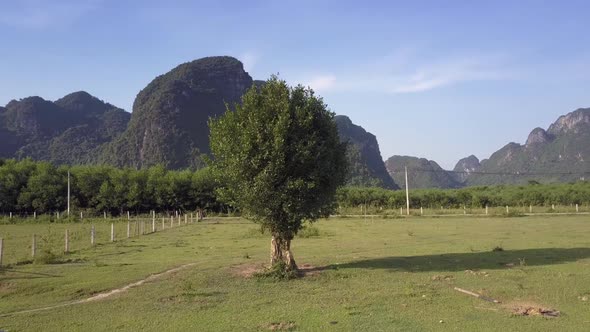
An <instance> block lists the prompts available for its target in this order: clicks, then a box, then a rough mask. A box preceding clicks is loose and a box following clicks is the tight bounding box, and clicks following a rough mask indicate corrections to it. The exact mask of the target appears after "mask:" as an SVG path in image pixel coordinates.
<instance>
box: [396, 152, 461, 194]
mask: <svg viewBox="0 0 590 332" xmlns="http://www.w3.org/2000/svg"><path fill="white" fill-rule="evenodd" d="M385 167H387V172H389V175H391V177H392V178H393V181H395V183H398V184H400V185H401V186H402V187H403V186H405V183H406V180H405V168H406V167H407V168H408V183H409V185H410V187H411V188H415V189H422V188H457V187H459V186H460V184H459V183H458V182H457V181H456V180H455V179H454V178H453V177H452V176H451V175H450V174H449V173H448V172H447V171H445V170H444V169H442V168H441V167H440V166H439V165H438V164H437V163H436V162H435V161H432V160H428V159H426V158H418V157H410V156H393V157H391V158H389V159H387V161H385Z"/></svg>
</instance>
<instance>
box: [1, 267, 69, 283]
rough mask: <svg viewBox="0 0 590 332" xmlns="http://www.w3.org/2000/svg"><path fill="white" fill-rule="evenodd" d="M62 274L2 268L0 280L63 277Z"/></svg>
mask: <svg viewBox="0 0 590 332" xmlns="http://www.w3.org/2000/svg"><path fill="white" fill-rule="evenodd" d="M61 277H63V276H62V275H56V274H49V273H41V272H28V271H17V270H13V269H11V268H1V269H0V281H10V280H17V279H39V278H61Z"/></svg>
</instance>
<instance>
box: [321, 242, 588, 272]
mask: <svg viewBox="0 0 590 332" xmlns="http://www.w3.org/2000/svg"><path fill="white" fill-rule="evenodd" d="M588 257H590V248H538V249H521V250H504V251H489V252H466V253H448V254H440V255H423V256H406V257H403V256H401V257H380V258H371V259H365V260H359V261H353V262H349V263H344V264H338V265H331V266H330V268H338V269H343V268H344V269H346V268H361V269H384V270H392V271H409V272H426V271H464V270H480V269H502V268H506V267H507V264H508V266H516V267H518V266H539V265H550V264H560V263H566V262H575V261H578V260H581V259H585V258H588Z"/></svg>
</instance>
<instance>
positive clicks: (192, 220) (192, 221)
mask: <svg viewBox="0 0 590 332" xmlns="http://www.w3.org/2000/svg"><path fill="white" fill-rule="evenodd" d="M194 222H195V220H194V219H193V213H192V212H191V223H194Z"/></svg>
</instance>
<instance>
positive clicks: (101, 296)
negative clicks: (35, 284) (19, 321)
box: [0, 263, 197, 317]
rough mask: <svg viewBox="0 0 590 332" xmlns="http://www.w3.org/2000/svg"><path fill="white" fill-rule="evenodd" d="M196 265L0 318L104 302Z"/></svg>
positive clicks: (182, 266)
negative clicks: (89, 295) (78, 298)
mask: <svg viewBox="0 0 590 332" xmlns="http://www.w3.org/2000/svg"><path fill="white" fill-rule="evenodd" d="M196 264H197V263H189V264H184V265H180V266H177V267H175V268H172V269H170V270H166V271H164V272H160V273H156V274H152V275H150V276H148V277H147V278H145V279H142V280H139V281H136V282H134V283H131V284H128V285H125V286H123V287H121V288H115V289H112V290H110V291H107V292H103V293H99V294H96V295H93V296H91V297H88V298H85V299H81V300H76V301H72V302H66V303H61V304H56V305H52V306H48V307H41V308H36V309H28V310H22V311H13V312H8V313H4V314H0V317H8V316H13V315H18V314H28V313H32V312H39V311H45V310H51V309H57V308H63V307H67V306H71V305H75V304H83V303H88V302H95V301H100V300H104V299H106V298H109V297H111V296H113V295H116V294H120V293H124V292H126V291H128V290H129V289H131V288H134V287H137V286H141V285H143V284H144V283H146V282H150V281H155V280H157V279H159V278H161V277H163V276H165V275H168V274H171V273H175V272H178V271H181V270H184V269H186V268H189V267H191V266H194V265H196Z"/></svg>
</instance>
